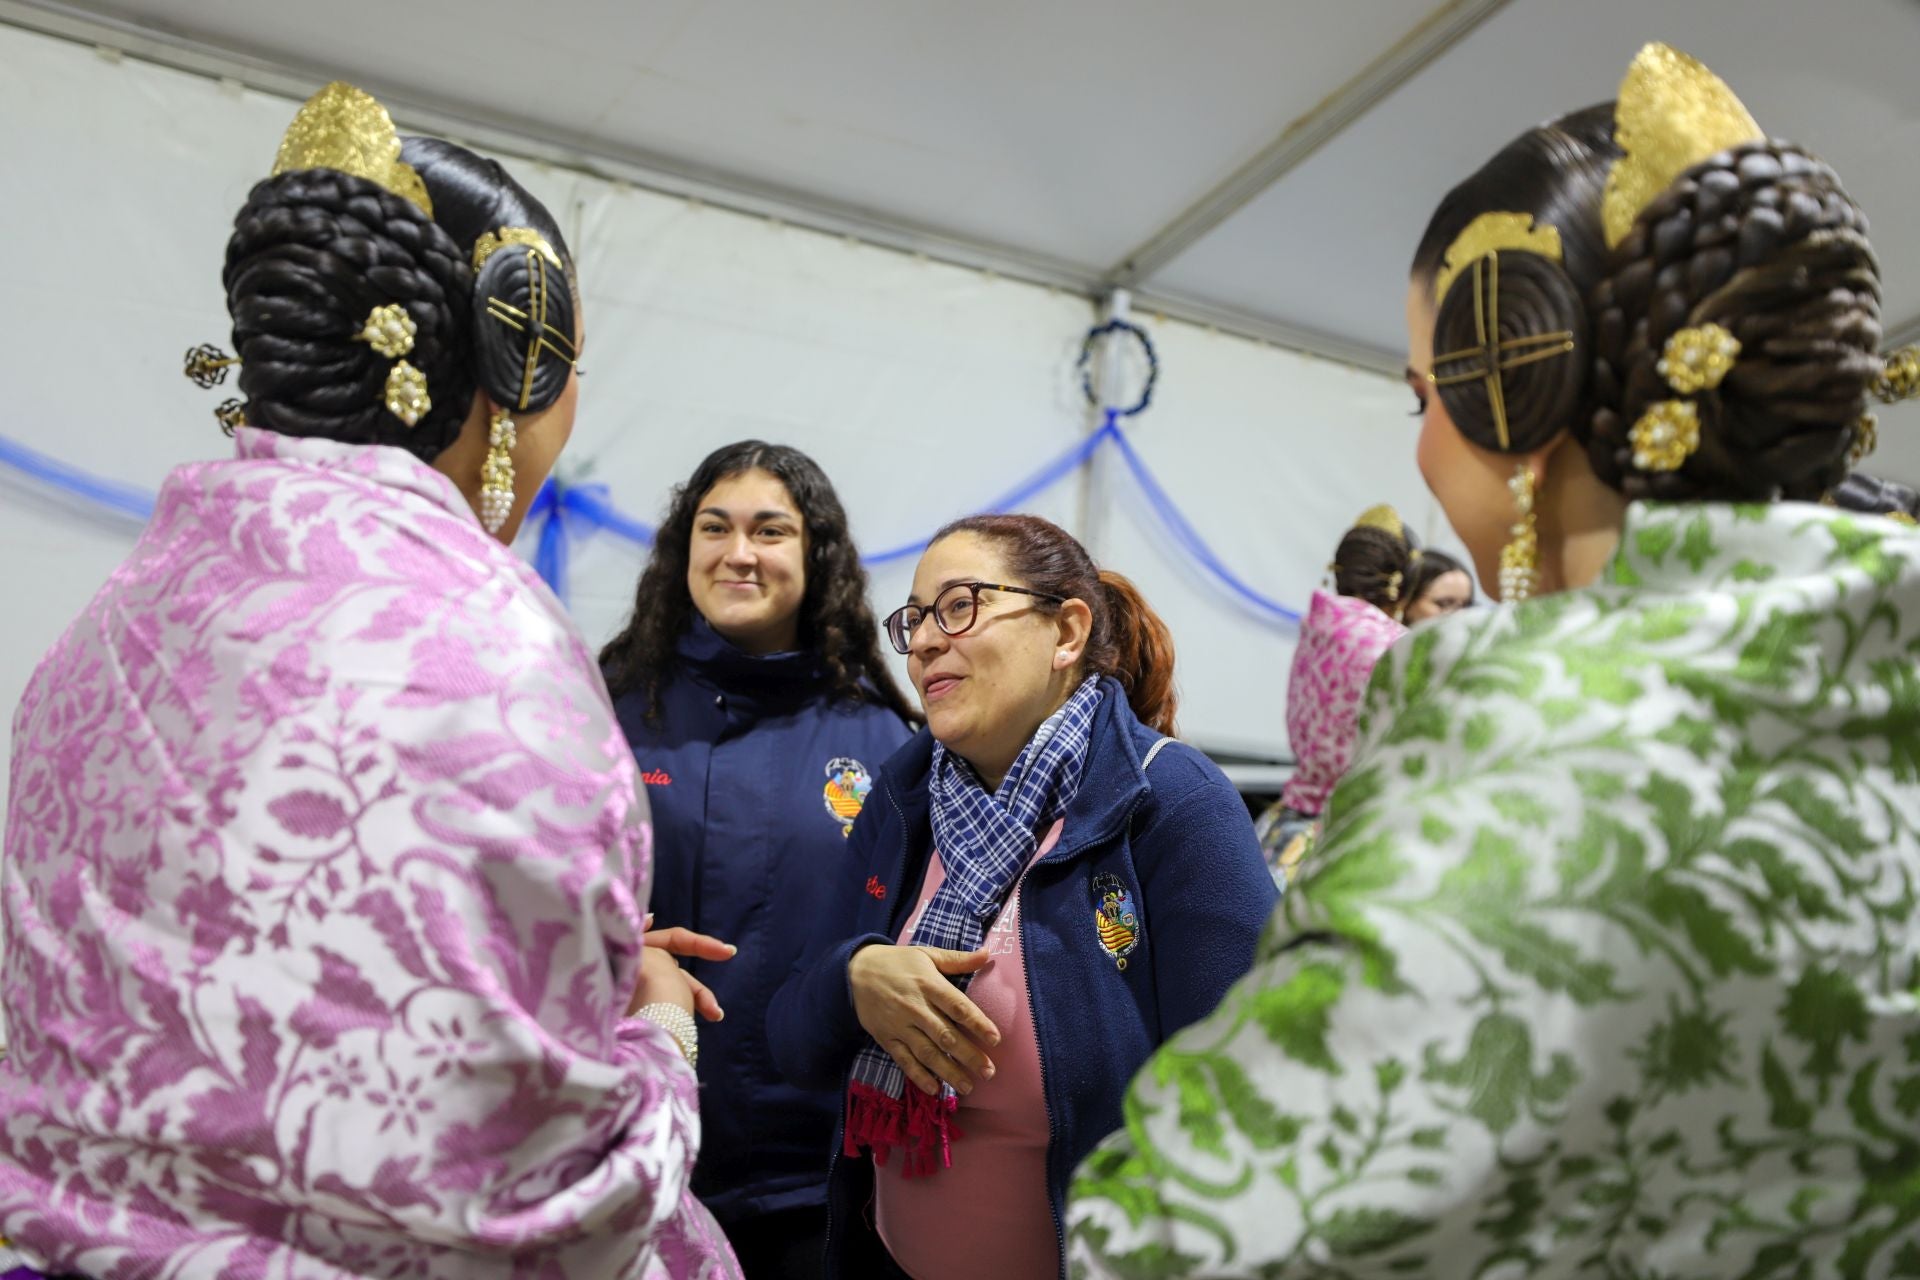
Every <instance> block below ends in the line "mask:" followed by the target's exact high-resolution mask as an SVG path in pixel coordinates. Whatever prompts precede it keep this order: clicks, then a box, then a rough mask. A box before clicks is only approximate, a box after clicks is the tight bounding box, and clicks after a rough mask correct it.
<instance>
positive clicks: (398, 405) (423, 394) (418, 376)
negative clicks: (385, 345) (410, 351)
mask: <svg viewBox="0 0 1920 1280" xmlns="http://www.w3.org/2000/svg"><path fill="white" fill-rule="evenodd" d="M386 394H387V412H388V413H390V414H392V415H393V416H394V417H396V418H398V419H400V421H402V422H404V423H406V424H407V425H408V426H409V427H411V426H414V425H415V424H417V423H418V422H419V421H420V419H422V418H424V417H426V416H427V412H428V410H430V409H432V408H433V399H432V397H430V396H429V395H428V394H427V375H426V374H424V373H422V372H420V371H419V370H418V369H416V368H414V367H413V366H412V365H410V364H408V363H407V362H406V361H405V360H396V361H394V363H393V368H392V369H390V370H389V371H388V372H387V393H386Z"/></svg>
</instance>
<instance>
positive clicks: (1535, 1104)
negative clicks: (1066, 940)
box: [1069, 503, 1920, 1280]
mask: <svg viewBox="0 0 1920 1280" xmlns="http://www.w3.org/2000/svg"><path fill="white" fill-rule="evenodd" d="M1357 758H1358V761H1359V764H1358V766H1357V767H1356V768H1355V769H1354V770H1353V771H1352V772H1351V773H1350V774H1349V775H1348V776H1347V778H1346V780H1345V781H1344V782H1343V783H1342V785H1341V786H1340V788H1339V789H1338V790H1337V791H1336V792H1335V793H1334V795H1333V797H1332V801H1331V804H1330V806H1329V809H1328V815H1327V829H1326V834H1325V837H1324V841H1323V843H1322V844H1321V846H1320V847H1319V849H1318V850H1317V851H1316V853H1315V854H1314V856H1313V858H1312V859H1311V860H1310V862H1309V864H1308V865H1307V866H1305V867H1304V868H1303V874H1302V876H1301V878H1300V879H1299V881H1298V882H1297V883H1296V886H1295V891H1294V892H1292V893H1290V894H1289V895H1288V896H1287V898H1286V900H1285V902H1284V903H1283V904H1282V906H1281V909H1280V910H1279V911H1278V912H1277V913H1276V915H1275V916H1274V919H1273V921H1272V923H1271V924H1270V925H1269V927H1268V931H1267V934H1266V936H1265V938H1264V939H1263V940H1262V943H1261V948H1260V952H1259V958H1258V960H1257V962H1256V964H1255V966H1254V969H1253V971H1252V973H1250V974H1249V975H1248V976H1247V977H1246V978H1245V979H1244V980H1243V981H1241V982H1240V983H1239V984H1238V985H1237V986H1236V987H1235V988H1234V989H1233V990H1232V992H1231V993H1229V994H1228V996H1227V998H1226V999H1225V1001H1224V1002H1223V1003H1222V1004H1221V1007H1220V1008H1219V1009H1218V1010H1217V1011H1216V1012H1215V1013H1214V1014H1213V1015H1212V1016H1211V1017H1209V1018H1208V1019H1206V1020H1205V1021H1203V1022H1201V1023H1199V1024H1197V1025H1195V1026H1193V1027H1191V1028H1189V1029H1188V1030H1186V1031H1185V1032H1183V1033H1181V1034H1180V1035H1178V1036H1176V1037H1175V1038H1174V1039H1173V1040H1172V1041H1170V1042H1169V1043H1168V1044H1167V1045H1166V1046H1165V1047H1163V1048H1162V1049H1161V1051H1160V1052H1159V1053H1158V1054H1156V1055H1155V1056H1154V1057H1153V1058H1152V1060H1151V1061H1149V1062H1148V1064H1147V1066H1146V1067H1145V1068H1144V1069H1143V1070H1142V1072H1141V1074H1140V1076H1139V1077H1138V1078H1137V1079H1136V1080H1135V1082H1134V1085H1133V1088H1132V1090H1131V1092H1130V1094H1129V1097H1128V1100H1127V1106H1126V1127H1125V1129H1124V1130H1123V1131H1122V1132H1120V1133H1117V1134H1115V1135H1113V1137H1111V1138H1110V1139H1109V1140H1108V1141H1107V1142H1106V1143H1105V1144H1103V1145H1102V1146H1101V1147H1100V1148H1098V1149H1097V1150H1096V1151H1095V1153H1094V1154H1093V1155H1092V1156H1091V1157H1090V1158H1089V1159H1088V1160H1087V1162H1086V1163H1085V1164H1084V1165H1083V1166H1082V1167H1081V1169H1080V1172H1079V1175H1078V1177H1077V1178H1076V1180H1075V1182H1074V1185H1073V1192H1072V1194H1073V1200H1072V1206H1071V1210H1070V1214H1069V1218H1070V1223H1069V1226H1070V1231H1069V1252H1070V1257H1071V1259H1072V1262H1073V1268H1074V1272H1075V1274H1076V1275H1079V1276H1124V1277H1169V1276H1263V1277H1274V1278H1280V1280H1284V1278H1290V1277H1307V1276H1313V1277H1340V1276H1346V1277H1375V1276H1379V1277H1387V1276H1422V1277H1447V1278H1451V1277H1523V1276H1524V1277H1549V1276H1619V1277H1709V1276H1712V1277H1719V1276H1724V1277H1734V1276H1743V1277H1744V1276H1753V1277H1763V1276H1770V1277H1779V1278H1780V1280H1787V1278H1789V1277H1809V1278H1816V1280H1826V1278H1827V1277H1866V1276H1892V1275H1907V1276H1913V1275H1920V918H1917V917H1916V912H1915V906H1916V882H1917V881H1920V531H1916V530H1914V529H1912V528H1909V527H1906V526H1902V525H1898V524H1895V523H1893V522H1891V521H1886V520H1880V519H1875V518H1871V517H1861V516H1850V515H1847V514H1845V513H1842V512H1839V511H1836V510H1832V509H1830V508H1825V507H1815V506H1808V505H1802V504H1796V503H1789V504H1780V505H1777V506H1771V507H1729V506H1693V505H1684V506H1681V505H1663V504H1636V505H1634V506H1633V507H1632V508H1630V510H1629V514H1628V519H1627V524H1626V529H1625V532H1624V534H1623V536H1622V542H1621V549H1620V551H1619V553H1618V555H1617V556H1616V557H1615V559H1614V562H1613V563H1612V565H1611V567H1610V568H1609V570H1608V571H1607V573H1606V574H1605V575H1604V581H1603V582H1602V583H1601V584H1599V585H1596V586H1594V587H1592V588H1589V589H1587V590H1583V591H1573V592H1566V593H1564V594H1560V595H1556V596H1551V597H1545V598H1542V599H1538V600H1533V601H1529V602H1527V603H1525V604H1522V605H1520V606H1518V607H1515V608H1501V609H1495V610H1483V611H1479V612H1477V613H1468V614H1464V615H1460V616H1457V617H1455V618H1452V619H1447V620H1444V621H1442V622H1439V623H1436V624H1432V625H1430V626H1427V627H1422V628H1420V629H1418V630H1416V631H1415V632H1413V633H1412V634H1411V635H1409V636H1408V637H1406V638H1404V639H1403V640H1401V641H1400V642H1399V644H1397V645H1396V646H1395V647H1394V649H1393V651H1392V652H1391V654H1390V655H1389V657H1388V658H1387V659H1386V660H1383V661H1382V663H1381V664H1380V666H1379V668H1378V669H1377V671H1376V673H1375V676H1374V681H1373V684H1372V686H1371V688H1370V690H1369V693H1368V705H1367V712H1366V728H1365V730H1364V732H1363V736H1362V742H1361V747H1360V752H1359V755H1358V757H1357Z"/></svg>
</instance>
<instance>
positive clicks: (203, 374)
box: [182, 342, 240, 391]
mask: <svg viewBox="0 0 1920 1280" xmlns="http://www.w3.org/2000/svg"><path fill="white" fill-rule="evenodd" d="M239 363H240V359H239V357H238V356H230V355H228V354H227V353H226V352H224V351H222V350H221V349H220V348H218V347H216V346H214V345H213V344H212V343H210V342H203V343H201V344H200V345H199V346H197V347H188V348H187V358H186V364H185V367H184V368H183V369H182V372H183V373H185V374H186V375H187V377H188V378H190V379H191V380H192V381H193V385H194V386H196V387H199V388H200V389H201V390H202V391H211V390H212V389H213V388H215V387H217V386H219V385H220V384H221V383H223V382H225V381H226V380H227V370H229V369H231V368H233V366H235V365H237V364H239Z"/></svg>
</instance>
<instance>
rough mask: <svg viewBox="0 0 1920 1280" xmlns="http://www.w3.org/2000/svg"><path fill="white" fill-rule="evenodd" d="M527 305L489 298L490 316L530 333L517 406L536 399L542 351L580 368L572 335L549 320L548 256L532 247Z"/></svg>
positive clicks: (551, 288) (550, 291)
mask: <svg viewBox="0 0 1920 1280" xmlns="http://www.w3.org/2000/svg"><path fill="white" fill-rule="evenodd" d="M527 265H528V267H529V268H530V270H529V271H528V274H527V291H528V292H527V307H528V310H526V311H522V310H521V309H520V308H518V307H516V306H514V305H513V304H511V303H509V302H508V301H507V300H506V299H504V298H494V297H489V298H488V299H487V315H488V316H489V317H490V318H492V319H494V320H498V321H499V322H500V323H501V324H504V325H506V326H507V327H508V328H509V329H512V330H514V331H515V332H516V333H523V334H526V335H527V354H526V361H525V363H524V365H523V367H522V371H521V378H520V402H519V403H518V404H517V405H515V406H514V407H515V408H517V409H525V408H526V407H527V406H528V404H530V403H531V402H532V400H533V375H534V374H535V373H537V372H538V371H539V368H540V353H541V352H542V351H543V350H544V351H549V352H551V353H553V354H554V355H556V356H558V357H559V358H560V359H562V360H564V361H566V363H568V364H570V365H573V366H574V367H576V368H578V367H579V363H580V353H579V352H578V351H577V350H576V349H575V347H574V345H573V335H572V334H566V333H562V332H560V330H558V329H556V328H555V327H554V326H552V325H550V324H548V323H547V304H548V302H549V300H550V299H551V298H552V296H553V282H552V281H551V280H550V279H549V278H548V276H547V261H546V255H545V254H543V253H541V252H540V251H539V250H537V249H534V248H532V247H527Z"/></svg>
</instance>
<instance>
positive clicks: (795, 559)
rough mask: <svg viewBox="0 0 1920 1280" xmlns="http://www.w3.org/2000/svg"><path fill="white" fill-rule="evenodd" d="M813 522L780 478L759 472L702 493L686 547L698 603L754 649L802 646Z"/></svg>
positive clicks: (717, 625)
mask: <svg viewBox="0 0 1920 1280" xmlns="http://www.w3.org/2000/svg"><path fill="white" fill-rule="evenodd" d="M807 549H808V544H807V525H806V521H805V520H804V519H803V518H802V517H801V514H800V509H799V507H798V506H797V505H796V504H795V503H794V501H793V496H792V495H791V494H789V493H788V492H787V487H786V486H785V485H784V484H782V483H780V480H779V478H778V477H777V476H774V475H773V474H771V473H769V472H766V471H761V470H759V469H757V468H756V469H754V470H752V471H743V472H741V473H739V474H738V475H732V476H728V477H726V478H725V479H723V480H721V481H720V482H719V483H718V484H716V485H714V486H713V488H711V489H709V490H707V492H706V493H705V494H703V495H701V498H700V504H699V507H698V509H697V510H696V511H695V512H694V516H693V532H692V536H691V538H690V539H689V542H688V547H687V592H688V594H689V595H691V596H692V597H693V607H694V608H696V609H698V610H699V611H700V616H701V617H703V618H705V619H706V620H707V622H708V623H709V624H710V625H711V626H712V627H713V629H714V630H715V631H716V632H718V633H719V634H720V636H721V637H722V638H723V639H725V640H726V641H727V642H728V643H730V644H732V645H734V646H735V647H736V648H739V649H741V650H744V651H745V652H747V653H757V654H766V653H784V652H787V651H789V650H792V649H794V648H797V647H798V645H799V633H800V606H801V604H802V603H804V602H805V600H806V595H807Z"/></svg>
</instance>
